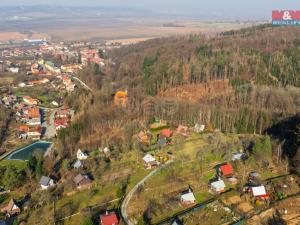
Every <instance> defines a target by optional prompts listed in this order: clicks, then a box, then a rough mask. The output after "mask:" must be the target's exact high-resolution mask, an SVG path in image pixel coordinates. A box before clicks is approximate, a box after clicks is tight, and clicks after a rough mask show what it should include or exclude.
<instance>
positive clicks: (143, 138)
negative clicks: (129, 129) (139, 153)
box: [137, 131, 151, 145]
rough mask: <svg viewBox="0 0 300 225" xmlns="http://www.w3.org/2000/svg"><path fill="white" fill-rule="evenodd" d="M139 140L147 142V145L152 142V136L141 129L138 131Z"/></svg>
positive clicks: (143, 142)
mask: <svg viewBox="0 0 300 225" xmlns="http://www.w3.org/2000/svg"><path fill="white" fill-rule="evenodd" d="M137 137H138V141H139V142H140V143H142V144H146V145H149V144H150V141H151V136H150V135H149V134H148V133H146V132H144V131H141V132H139V133H138V136H137Z"/></svg>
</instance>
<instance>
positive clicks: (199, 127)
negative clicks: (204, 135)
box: [194, 123, 205, 133]
mask: <svg viewBox="0 0 300 225" xmlns="http://www.w3.org/2000/svg"><path fill="white" fill-rule="evenodd" d="M204 130H205V125H204V124H199V123H196V124H195V127H194V131H195V132H196V133H201V132H203V131H204Z"/></svg>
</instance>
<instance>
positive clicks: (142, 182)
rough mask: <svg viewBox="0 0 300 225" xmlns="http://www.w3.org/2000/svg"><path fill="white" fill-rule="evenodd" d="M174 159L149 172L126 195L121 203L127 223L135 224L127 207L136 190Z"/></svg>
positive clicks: (122, 212)
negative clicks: (129, 215)
mask: <svg viewBox="0 0 300 225" xmlns="http://www.w3.org/2000/svg"><path fill="white" fill-rule="evenodd" d="M172 162H173V161H169V162H168V163H167V164H165V165H163V166H161V167H158V168H156V169H155V170H153V171H152V172H151V173H149V174H148V175H147V176H145V177H144V178H143V179H142V180H140V181H139V182H138V183H137V184H136V185H135V186H134V187H133V188H132V189H131V190H130V192H129V193H128V194H127V195H126V196H125V198H124V200H123V202H122V204H121V214H122V217H123V219H124V222H125V224H127V225H135V224H134V223H133V222H132V221H130V220H129V219H128V215H127V207H128V204H129V202H130V200H131V198H132V196H133V195H134V194H135V192H136V191H137V189H138V188H139V187H140V186H142V185H144V184H145V182H146V181H147V180H148V179H149V178H150V177H152V176H153V175H154V174H156V173H157V172H159V171H160V170H161V169H162V168H164V167H166V166H167V165H169V164H170V163H172Z"/></svg>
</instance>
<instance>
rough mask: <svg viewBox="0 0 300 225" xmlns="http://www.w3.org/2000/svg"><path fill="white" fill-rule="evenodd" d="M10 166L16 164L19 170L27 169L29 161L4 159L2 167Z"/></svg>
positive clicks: (0, 165)
mask: <svg viewBox="0 0 300 225" xmlns="http://www.w3.org/2000/svg"><path fill="white" fill-rule="evenodd" d="M8 166H14V167H15V168H16V169H17V170H18V171H22V170H25V169H26V167H27V162H25V161H21V160H6V159H4V160H2V161H1V162H0V167H5V168H6V167H8Z"/></svg>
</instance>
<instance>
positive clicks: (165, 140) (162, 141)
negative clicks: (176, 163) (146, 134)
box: [157, 138, 167, 145]
mask: <svg viewBox="0 0 300 225" xmlns="http://www.w3.org/2000/svg"><path fill="white" fill-rule="evenodd" d="M157 144H158V145H166V144H167V139H165V138H161V139H159V140H158V141H157Z"/></svg>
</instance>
